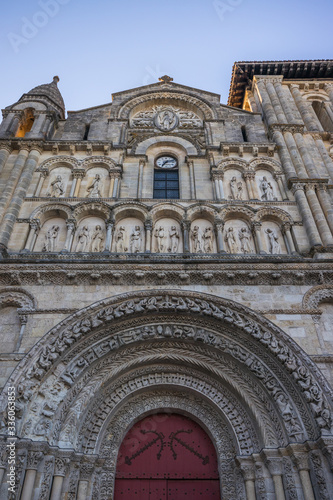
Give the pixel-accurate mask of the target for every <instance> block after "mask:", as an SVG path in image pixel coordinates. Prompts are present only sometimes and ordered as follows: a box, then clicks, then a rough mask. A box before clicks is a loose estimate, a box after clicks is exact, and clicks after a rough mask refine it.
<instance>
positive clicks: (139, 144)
mask: <svg viewBox="0 0 333 500" xmlns="http://www.w3.org/2000/svg"><path fill="white" fill-rule="evenodd" d="M158 144H170V145H179V146H181V147H182V148H183V149H184V150H185V152H186V154H187V155H197V154H199V153H200V149H201V148H200V147H199V145H198V144H197V143H196V141H195V140H193V139H190V138H189V137H188V138H185V137H180V136H174V135H156V134H152V135H150V136H148V137H147V136H145V137H144V138H140V137H139V138H138V139H136V140H135V142H134V145H133V146H132V150H131V153H132V154H136V155H145V154H147V150H148V149H149V148H150V147H151V146H152V145H158Z"/></svg>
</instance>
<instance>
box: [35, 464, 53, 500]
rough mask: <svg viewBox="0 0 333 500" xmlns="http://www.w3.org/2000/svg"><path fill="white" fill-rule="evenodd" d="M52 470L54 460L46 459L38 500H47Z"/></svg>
mask: <svg viewBox="0 0 333 500" xmlns="http://www.w3.org/2000/svg"><path fill="white" fill-rule="evenodd" d="M53 470H54V458H53V457H52V458H47V459H46V460H45V463H44V470H43V475H42V481H41V486H40V492H39V496H38V500H49V498H50V493H51V485H52V479H53Z"/></svg>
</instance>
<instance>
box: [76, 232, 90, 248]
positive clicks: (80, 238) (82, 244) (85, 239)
mask: <svg viewBox="0 0 333 500" xmlns="http://www.w3.org/2000/svg"><path fill="white" fill-rule="evenodd" d="M88 243H89V229H88V226H83V227H82V229H80V231H79V233H78V235H77V244H76V249H75V251H76V252H86V251H87V248H88Z"/></svg>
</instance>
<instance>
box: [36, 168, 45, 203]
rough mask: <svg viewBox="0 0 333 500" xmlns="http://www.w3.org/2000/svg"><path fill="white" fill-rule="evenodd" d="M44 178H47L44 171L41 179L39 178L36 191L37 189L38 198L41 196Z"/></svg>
mask: <svg viewBox="0 0 333 500" xmlns="http://www.w3.org/2000/svg"><path fill="white" fill-rule="evenodd" d="M44 179H45V175H43V173H42V174H40V176H39V179H38V184H37V187H36V191H35V196H36V198H38V197H39V195H40V192H41V190H42V186H43V182H44Z"/></svg>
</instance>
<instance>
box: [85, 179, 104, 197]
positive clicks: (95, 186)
mask: <svg viewBox="0 0 333 500" xmlns="http://www.w3.org/2000/svg"><path fill="white" fill-rule="evenodd" d="M101 182H102V181H101V176H100V175H99V174H96V175H95V179H94V180H93V181H92V183H91V184H90V186H88V187H87V193H88V197H89V198H102V195H101V191H100V184H101Z"/></svg>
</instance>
